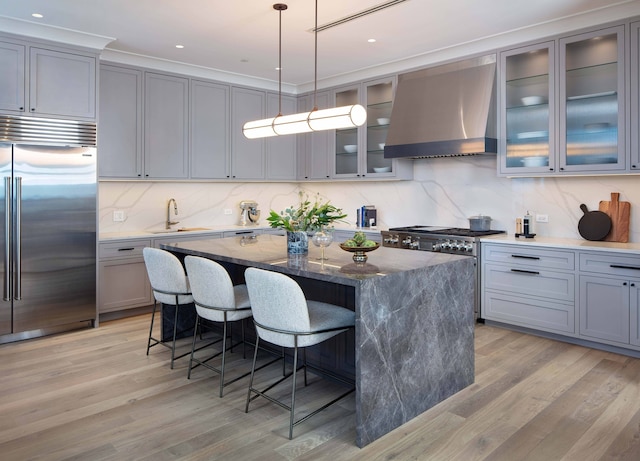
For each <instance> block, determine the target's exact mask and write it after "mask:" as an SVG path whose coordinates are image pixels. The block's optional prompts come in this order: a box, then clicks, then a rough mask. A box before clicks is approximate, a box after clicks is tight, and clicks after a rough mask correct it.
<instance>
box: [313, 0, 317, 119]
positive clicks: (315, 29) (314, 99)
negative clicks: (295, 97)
mask: <svg viewBox="0 0 640 461" xmlns="http://www.w3.org/2000/svg"><path fill="white" fill-rule="evenodd" d="M315 17H316V23H315V26H314V28H313V36H314V41H315V44H314V55H315V65H314V69H315V70H314V71H313V110H318V0H316V13H315Z"/></svg>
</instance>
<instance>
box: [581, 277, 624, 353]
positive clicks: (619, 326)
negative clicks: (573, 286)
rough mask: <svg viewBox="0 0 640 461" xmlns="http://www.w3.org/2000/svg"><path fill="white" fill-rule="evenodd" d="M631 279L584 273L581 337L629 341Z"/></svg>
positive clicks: (582, 280) (582, 279) (582, 282)
mask: <svg viewBox="0 0 640 461" xmlns="http://www.w3.org/2000/svg"><path fill="white" fill-rule="evenodd" d="M629 312H630V304H629V282H627V281H626V280H621V279H610V278H607V277H601V276H598V277H596V276H589V275H581V276H580V336H583V337H587V338H595V339H598V340H606V341H613V342H617V343H622V344H629V330H630V329H629V321H630V316H629V315H630V314H629Z"/></svg>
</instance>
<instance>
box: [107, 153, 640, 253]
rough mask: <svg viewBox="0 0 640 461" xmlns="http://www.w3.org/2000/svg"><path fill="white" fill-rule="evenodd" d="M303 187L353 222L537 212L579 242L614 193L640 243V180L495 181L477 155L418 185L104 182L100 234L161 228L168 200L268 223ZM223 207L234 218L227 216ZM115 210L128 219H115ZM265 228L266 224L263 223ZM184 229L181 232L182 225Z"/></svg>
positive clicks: (509, 224)
mask: <svg viewBox="0 0 640 461" xmlns="http://www.w3.org/2000/svg"><path fill="white" fill-rule="evenodd" d="M299 187H302V188H303V189H305V190H307V191H309V193H310V194H315V193H316V192H319V193H320V194H321V195H322V196H324V197H325V198H328V199H329V200H331V202H332V203H333V204H334V205H336V206H338V207H342V208H343V209H344V210H345V212H346V213H348V214H349V217H348V219H349V220H350V222H351V223H355V210H356V208H359V207H360V206H362V205H375V206H376V208H377V210H378V218H379V227H380V228H387V227H394V226H407V225H414V224H423V225H438V226H458V227H468V221H467V218H468V217H469V216H472V215H476V214H480V213H482V214H486V215H489V216H491V217H492V218H493V222H492V228H495V229H506V230H507V231H508V232H509V233H513V232H514V230H515V229H514V227H515V224H514V223H515V218H516V217H518V216H522V215H524V214H525V212H526V211H527V210H529V211H531V212H533V213H541V214H547V215H549V223H548V224H542V223H535V226H534V231H535V232H536V233H537V234H538V235H541V236H552V237H567V238H580V236H579V234H578V221H579V219H580V217H581V216H582V211H581V210H580V207H579V206H580V204H581V203H585V204H586V205H587V207H588V208H589V209H590V210H591V209H598V204H599V201H600V200H610V193H611V192H620V199H621V200H624V201H628V202H631V205H632V206H631V210H632V211H631V234H630V241H632V242H640V211H638V212H636V211H635V210H636V207H637V206H640V176H635V175H625V176H598V177H566V178H518V179H506V178H498V177H497V176H496V157H495V156H486V157H483V156H471V157H453V158H438V159H419V160H415V161H414V180H413V181H394V182H357V181H354V182H338V181H334V182H327V183H299V184H298V183H233V184H227V183H186V182H185V183H167V182H146V181H141V182H102V183H100V205H99V208H100V232H128V231H138V230H151V229H161V228H162V227H163V226H164V221H165V219H166V204H167V201H168V200H169V198H175V199H176V200H177V202H178V211H179V215H178V220H179V221H180V226H186V227H197V226H214V225H228V224H237V222H238V219H239V209H238V203H239V202H240V201H241V200H245V199H251V200H256V201H257V202H258V203H259V204H260V209H261V210H262V216H263V218H264V217H266V215H267V213H268V211H269V210H270V209H274V210H276V211H281V210H283V209H284V208H286V207H287V206H289V205H291V204H294V203H296V202H297V191H298V190H299ZM225 208H229V209H232V210H233V215H231V216H227V215H224V213H223V211H224V209H225ZM114 210H122V211H125V214H126V216H127V220H126V221H125V222H122V223H116V222H113V221H112V215H113V211H114ZM262 223H263V224H265V221H264V219H262ZM180 226H178V227H180Z"/></svg>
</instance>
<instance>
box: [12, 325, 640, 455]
mask: <svg viewBox="0 0 640 461" xmlns="http://www.w3.org/2000/svg"><path fill="white" fill-rule="evenodd" d="M149 321H150V315H148V314H145V315H140V316H137V317H131V318H128V319H120V320H114V321H109V322H103V323H102V324H101V326H100V328H97V329H86V330H78V331H75V332H70V333H65V334H60V335H56V336H51V337H47V338H39V339H35V340H29V341H22V342H16V343H10V344H4V345H0V390H1V391H2V392H1V393H0V415H2V418H0V458H1V459H2V460H3V461H5V460H6V461H24V460H45V461H58V460H60V461H62V460H65V461H68V460H83V461H84V460H87V461H123V460H149V461H151V460H154V461H163V460H172V461H173V460H181V461H185V460H193V461H200V460H203V461H204V460H206V461H209V460H213V459H225V460H243V461H244V460H260V461H270V460H278V461H280V460H287V461H289V460H291V461H300V460H329V461H342V460H350V461H351V460H356V461H365V460H366V461H370V460H376V461H378V460H379V461H382V460H401V461H405V460H412V459H414V460H420V461H423V460H428V461H431V460H436V461H440V460H442V461H455V460H460V461H469V460H492V461H493V460H509V461H520V460H525V459H544V460H545V461H551V460H554V461H555V460H559V459H566V460H579V461H586V460H592V459H593V460H595V459H603V460H616V461H617V460H633V461H638V460H640V359H634V358H629V357H626V356H622V355H618V354H613V353H609V352H602V351H596V350H592V349H588V348H584V347H580V346H576V345H571V344H565V343H560V342H556V341H553V340H550V339H546V338H540V337H535V336H530V335H527V334H523V333H519V332H514V331H509V330H505V329H501V328H496V327H492V326H487V325H478V326H477V328H476V333H475V343H476V379H475V382H474V384H472V385H471V386H469V387H467V388H466V389H463V390H462V391H461V392H459V393H457V394H455V395H454V396H452V397H451V398H449V399H447V400H445V401H444V402H441V403H440V404H439V405H436V406H435V407H434V408H432V409H431V410H429V411H427V412H425V413H423V414H422V415H419V416H418V417H416V418H415V419H413V420H412V421H410V422H408V423H407V424H405V425H403V426H401V427H400V428H398V429H396V430H395V431H392V432H391V433H389V434H387V435H385V436H384V437H382V438H380V439H379V440H377V441H375V442H373V443H371V444H370V445H368V446H366V447H364V448H362V449H359V448H357V447H356V446H355V444H354V439H355V410H354V408H355V406H354V405H355V404H354V398H353V395H351V396H349V397H347V398H345V399H344V400H342V401H340V403H339V404H337V405H335V406H333V407H330V408H329V409H327V410H326V411H324V412H322V413H320V414H318V415H316V416H314V417H313V418H311V419H309V420H308V421H306V422H305V423H303V424H301V425H300V426H298V427H296V428H295V430H294V431H295V432H294V434H295V437H294V439H293V440H291V441H290V440H288V415H287V412H286V411H285V410H283V409H282V408H280V407H277V406H276V405H273V404H271V403H269V402H267V401H265V400H264V399H258V400H256V401H255V402H254V403H252V406H251V410H250V411H249V413H248V414H247V413H244V402H245V399H246V386H247V383H248V381H247V379H244V380H240V381H238V382H236V383H234V384H232V385H230V386H228V387H227V388H225V396H224V397H223V398H222V399H221V398H219V397H218V394H217V390H218V379H219V378H218V376H217V375H216V374H214V373H212V372H210V371H209V370H206V369H203V368H201V369H196V370H194V373H193V376H192V379H190V380H188V379H187V378H186V371H187V361H188V359H180V360H178V361H177V362H176V366H175V368H174V370H171V369H170V368H169V352H168V351H167V350H166V349H165V348H154V349H152V351H151V353H150V355H149V356H147V355H146V354H145V349H146V346H145V344H146V337H147V334H148V326H149ZM187 343H188V341H187ZM249 364H250V360H249V359H247V360H245V359H243V358H242V356H241V354H240V353H234V354H232V356H231V357H230V360H229V362H228V366H229V368H228V373H229V374H230V375H233V374H234V373H238V374H239V373H241V372H243V371H244V370H247V369H248V368H247V367H248V366H249ZM280 371H281V369H280V367H278V366H277V365H275V366H273V367H269V368H267V369H265V370H263V373H260V375H259V376H257V377H256V378H257V381H258V382H259V383H260V385H263V384H265V383H267V382H269V380H271V379H274V378H276V377H277V376H279V375H280ZM311 381H312V384H311V385H310V386H309V387H308V388H303V387H302V388H301V391H300V392H299V397H300V401H299V403H298V410H299V411H300V412H302V413H301V414H304V412H306V411H310V409H311V408H314V407H315V406H316V405H317V404H318V403H322V402H323V401H326V399H327V397H329V400H330V398H331V397H332V395H335V391H336V388H339V386H337V385H335V384H327V383H326V382H325V381H323V380H321V379H319V378H315V377H314V378H312V380H311ZM288 392H289V389H288V386H284V388H283V389H277V390H276V394H277V395H279V396H285V397H286V396H287V395H288Z"/></svg>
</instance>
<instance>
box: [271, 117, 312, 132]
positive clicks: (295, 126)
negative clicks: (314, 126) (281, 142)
mask: <svg viewBox="0 0 640 461" xmlns="http://www.w3.org/2000/svg"><path fill="white" fill-rule="evenodd" d="M309 114H310V112H301V113H299V114H292V115H280V116H279V117H276V119H275V122H274V124H273V129H274V131H275V132H276V133H277V134H279V135H282V134H296V133H308V132H309V131H311V127H310V126H309V122H308V120H309Z"/></svg>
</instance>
